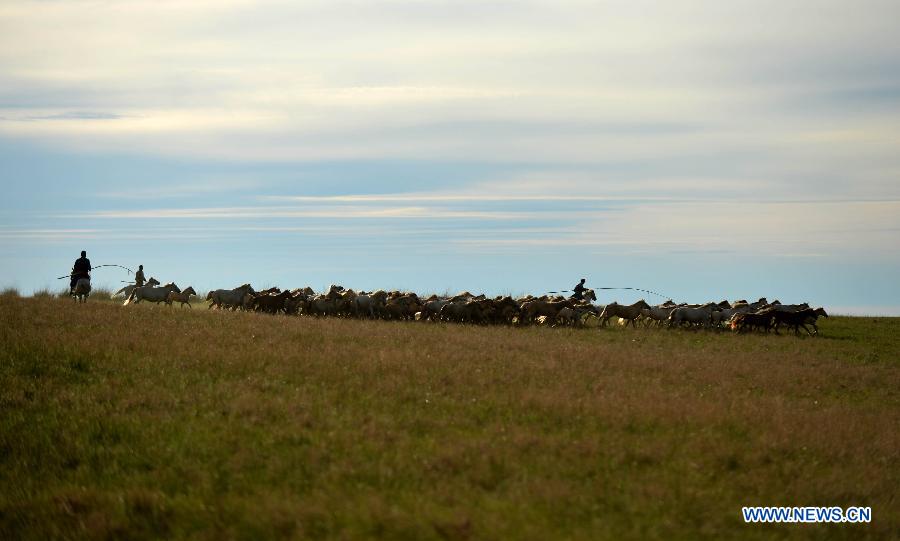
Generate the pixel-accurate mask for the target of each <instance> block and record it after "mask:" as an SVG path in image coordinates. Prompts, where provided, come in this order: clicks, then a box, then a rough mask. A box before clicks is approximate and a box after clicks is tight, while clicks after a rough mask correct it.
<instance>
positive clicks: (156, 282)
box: [109, 276, 159, 299]
mask: <svg viewBox="0 0 900 541" xmlns="http://www.w3.org/2000/svg"><path fill="white" fill-rule="evenodd" d="M144 285H147V286H158V285H159V280H157V279H156V278H154V277H152V276H151V277H150V279H149V280H147V283H146V284H144ZM135 287H137V285H136V284H129V285H127V286H125V287H123V288H122V289H120V290H118V291H116V292H115V293H113V294H112V295H110V296H109V298H110V299H115V298H116V297H118V296H119V295H124V296H125V298H126V299H127V298H128V297H130V296H131V292H132V291H134V288H135Z"/></svg>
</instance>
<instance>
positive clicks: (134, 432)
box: [0, 295, 900, 539]
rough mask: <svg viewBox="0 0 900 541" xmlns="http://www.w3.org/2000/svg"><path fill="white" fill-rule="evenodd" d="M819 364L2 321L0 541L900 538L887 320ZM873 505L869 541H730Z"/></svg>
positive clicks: (156, 315)
mask: <svg viewBox="0 0 900 541" xmlns="http://www.w3.org/2000/svg"><path fill="white" fill-rule="evenodd" d="M821 329H822V330H821V332H822V336H821V337H820V338H816V339H807V338H795V337H792V336H782V337H776V336H753V335H748V336H734V335H730V334H714V333H694V332H681V331H672V332H666V331H652V330H631V329H608V330H604V331H573V330H563V329H541V328H529V329H509V328H485V327H472V326H458V325H441V324H437V325H434V324H420V323H391V322H377V321H344V320H335V319H329V320H324V319H323V320H317V319H312V318H297V317H292V318H288V317H269V316H261V315H256V314H242V313H225V312H207V311H206V310H202V309H195V310H193V311H191V310H188V309H184V310H179V309H177V308H175V309H167V308H165V307H162V306H160V307H145V306H135V307H130V308H127V307H126V308H123V307H121V306H118V305H116V304H112V303H98V302H89V303H87V304H86V305H75V304H73V303H72V302H71V301H69V300H60V299H56V298H53V297H51V296H44V297H41V298H34V299H30V298H28V299H26V298H18V297H16V296H15V295H6V296H2V297H0V539H20V538H23V539H50V538H85V539H109V538H128V539H155V538H195V539H270V538H274V539H277V538H304V537H305V538H389V539H468V538H472V539H557V538H563V539H622V538H631V539H650V538H664V539H698V538H748V539H767V538H821V537H828V538H838V539H840V538H846V539H860V538H885V539H887V538H892V537H893V538H896V535H897V532H898V531H900V514H898V508H900V505H898V489H897V487H898V486H900V458H898V450H900V431H898V427H900V319H897V318H877V319H872V318H831V319H828V320H826V321H824V322H823V323H822V325H821ZM745 505H828V506H831V505H839V506H850V505H863V506H871V507H872V509H873V522H872V523H871V524H867V525H834V524H830V525H828V524H820V525H810V524H806V525H746V524H744V523H743V521H742V518H741V507H742V506H745Z"/></svg>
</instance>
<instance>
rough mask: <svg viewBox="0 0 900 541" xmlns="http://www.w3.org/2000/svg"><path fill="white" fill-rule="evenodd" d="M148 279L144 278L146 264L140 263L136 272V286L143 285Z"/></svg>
mask: <svg viewBox="0 0 900 541" xmlns="http://www.w3.org/2000/svg"><path fill="white" fill-rule="evenodd" d="M146 281H147V279H146V278H144V266H143V265H138V270H137V272H136V273H134V287H141V286H142V285H144V282H146Z"/></svg>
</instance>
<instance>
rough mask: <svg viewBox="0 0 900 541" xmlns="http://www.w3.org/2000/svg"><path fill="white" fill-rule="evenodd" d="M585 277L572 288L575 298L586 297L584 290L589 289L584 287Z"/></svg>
mask: <svg viewBox="0 0 900 541" xmlns="http://www.w3.org/2000/svg"><path fill="white" fill-rule="evenodd" d="M584 281H585V279H584V278H582V279H581V281H580V282H578V283H577V284H576V285H575V287H573V288H572V297H571V298H573V299H575V300H579V301H580V300H581V299H583V298H584V292H585V291H587V288H586V287H584Z"/></svg>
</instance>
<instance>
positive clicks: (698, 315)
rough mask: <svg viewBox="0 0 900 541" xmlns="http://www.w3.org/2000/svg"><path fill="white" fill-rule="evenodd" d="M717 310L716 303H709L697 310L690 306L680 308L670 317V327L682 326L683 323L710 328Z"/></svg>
mask: <svg viewBox="0 0 900 541" xmlns="http://www.w3.org/2000/svg"><path fill="white" fill-rule="evenodd" d="M716 308H717V305H716V304H714V303H711V302H710V303H707V304H704V305H703V306H698V307H696V308H693V307H688V306H680V307H678V308H676V309H674V310H672V313H671V314H670V315H669V327H670V328H671V327H673V326H680V325H681V324H682V323H688V324H691V325H694V324H696V325H700V326H702V327H703V328H707V327H709V323H710V319H711V318H712V313H713V310H715V309H716Z"/></svg>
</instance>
